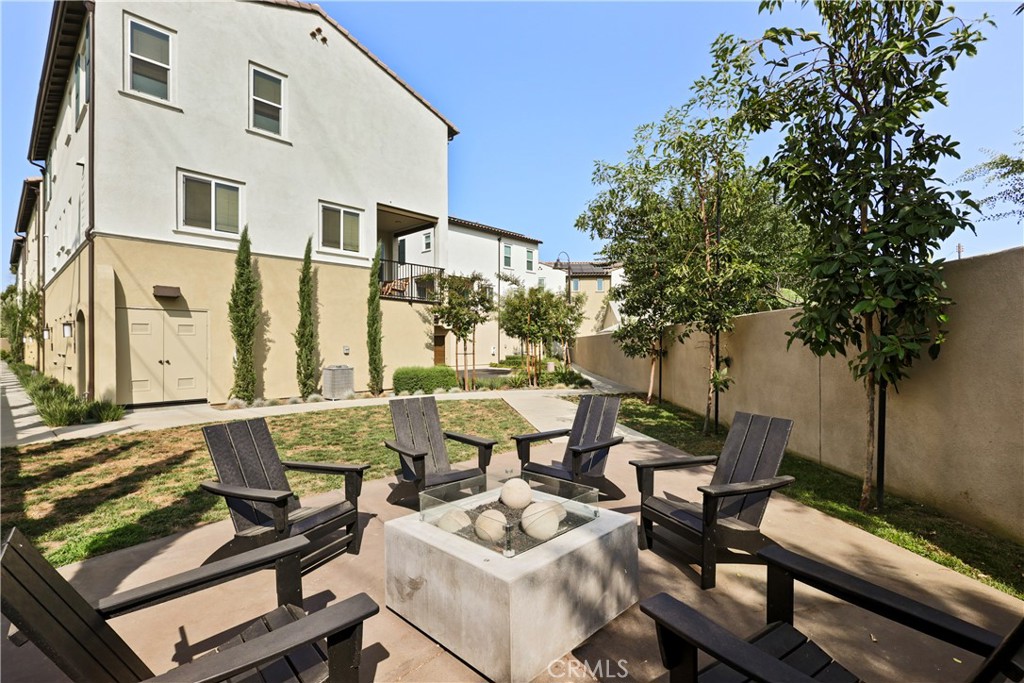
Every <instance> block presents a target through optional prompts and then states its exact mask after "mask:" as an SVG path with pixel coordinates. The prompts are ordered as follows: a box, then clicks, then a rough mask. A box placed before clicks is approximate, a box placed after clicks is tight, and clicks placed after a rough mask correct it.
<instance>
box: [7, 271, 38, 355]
mask: <svg viewBox="0 0 1024 683" xmlns="http://www.w3.org/2000/svg"><path fill="white" fill-rule="evenodd" d="M39 303H40V297H39V290H37V289H36V288H34V287H31V288H29V289H26V290H23V291H20V292H19V291H18V288H17V285H9V286H8V287H7V288H6V289H5V290H4V291H3V294H0V328H2V329H0V336H2V337H5V338H6V339H7V340H8V342H10V344H11V356H12V357H13V358H14V359H15V360H16V361H18V362H24V361H25V342H24V339H25V337H31V338H32V339H36V340H38V339H40V338H42V330H41V327H42V323H41V321H40V319H39Z"/></svg>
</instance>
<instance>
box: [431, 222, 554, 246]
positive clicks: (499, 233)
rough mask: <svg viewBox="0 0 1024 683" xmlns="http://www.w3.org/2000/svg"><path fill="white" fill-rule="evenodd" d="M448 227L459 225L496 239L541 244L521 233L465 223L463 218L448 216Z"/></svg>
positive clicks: (481, 224)
mask: <svg viewBox="0 0 1024 683" xmlns="http://www.w3.org/2000/svg"><path fill="white" fill-rule="evenodd" d="M448 225H459V226H462V227H464V228H470V229H471V230H477V231H479V232H487V233H490V234H492V235H497V236H498V237H510V238H512V239H516V240H522V241H524V242H533V243H534V244H541V241H540V240H535V239H533V238H532V237H527V236H526V235H523V234H522V233H518V232H512V231H511V230H504V229H502V228H495V227H494V226H492V225H484V224H483V223H474V222H473V221H467V220H465V219H463V218H456V217H455V216H448Z"/></svg>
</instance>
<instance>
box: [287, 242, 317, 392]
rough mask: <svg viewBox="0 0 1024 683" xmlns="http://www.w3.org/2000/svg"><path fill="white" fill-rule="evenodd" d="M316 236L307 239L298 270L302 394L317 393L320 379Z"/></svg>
mask: <svg viewBox="0 0 1024 683" xmlns="http://www.w3.org/2000/svg"><path fill="white" fill-rule="evenodd" d="M312 254H313V238H309V239H308V240H306V253H305V255H304V256H303V257H302V271H301V272H300V273H299V324H298V325H297V326H296V328H295V332H294V333H293V335H292V336H293V337H294V338H295V379H296V380H298V383H299V395H300V396H303V397H305V396H309V395H310V394H315V393H316V390H317V386H318V384H319V380H320V339H319V335H318V333H317V324H316V322H317V321H316V305H315V301H314V297H313V259H312Z"/></svg>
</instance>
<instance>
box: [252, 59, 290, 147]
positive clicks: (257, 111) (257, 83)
mask: <svg viewBox="0 0 1024 683" xmlns="http://www.w3.org/2000/svg"><path fill="white" fill-rule="evenodd" d="M249 73H250V79H249V81H250V87H251V90H250V92H249V94H250V96H251V99H252V102H251V106H250V107H249V127H250V128H255V129H257V130H262V131H265V132H267V133H273V134H274V135H284V95H285V79H284V77H283V76H279V75H277V74H274V73H271V72H270V71H268V70H267V69H262V68H260V67H257V66H254V65H252V64H250V65H249Z"/></svg>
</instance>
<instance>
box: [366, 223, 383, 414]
mask: <svg viewBox="0 0 1024 683" xmlns="http://www.w3.org/2000/svg"><path fill="white" fill-rule="evenodd" d="M380 252H381V245H380V244H379V243H378V244H377V251H376V253H374V255H373V264H372V265H371V266H370V293H369V294H368V295H367V297H366V352H367V355H368V356H369V357H370V361H369V362H370V383H369V387H368V388H369V390H370V393H371V394H373V395H374V396H380V395H381V394H382V393H384V356H383V353H382V351H381V348H382V346H383V343H384V333H383V331H382V329H383V324H384V313H383V311H382V310H381V307H380Z"/></svg>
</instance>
